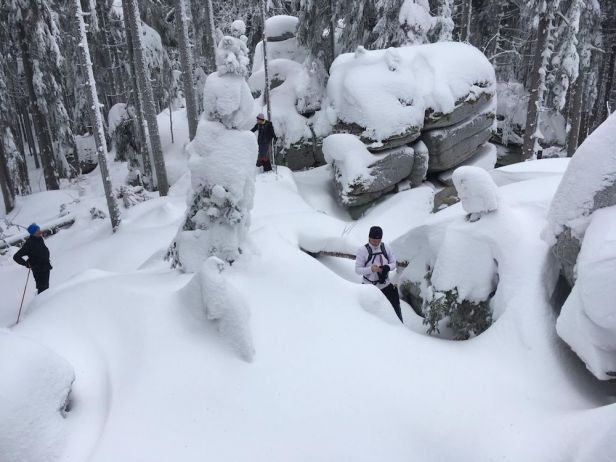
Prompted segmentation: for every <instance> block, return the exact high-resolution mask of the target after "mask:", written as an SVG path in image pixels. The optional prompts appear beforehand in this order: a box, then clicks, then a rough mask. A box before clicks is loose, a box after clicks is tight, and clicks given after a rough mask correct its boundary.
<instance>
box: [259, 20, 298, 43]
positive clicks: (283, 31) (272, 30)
mask: <svg viewBox="0 0 616 462" xmlns="http://www.w3.org/2000/svg"><path fill="white" fill-rule="evenodd" d="M298 26H299V19H298V18H296V17H295V16H287V15H279V16H272V17H271V18H269V19H266V20H265V36H266V37H267V39H268V40H272V41H281V40H286V39H289V38H291V37H295V34H296V33H297V28H298Z"/></svg>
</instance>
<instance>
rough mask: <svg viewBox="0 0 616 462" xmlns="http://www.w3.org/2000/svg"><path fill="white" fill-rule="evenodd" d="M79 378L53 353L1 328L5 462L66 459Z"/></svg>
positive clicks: (0, 430) (0, 417)
mask: <svg viewBox="0 0 616 462" xmlns="http://www.w3.org/2000/svg"><path fill="white" fill-rule="evenodd" d="M74 380H75V373H74V371H73V368H72V366H71V365H70V364H69V363H68V362H67V361H66V360H64V359H63V358H61V357H60V356H58V355H57V354H55V353H53V352H52V351H50V350H48V349H46V348H44V347H42V346H40V345H38V344H37V343H34V342H31V341H28V340H26V339H25V338H23V337H21V336H19V335H17V334H14V333H11V332H10V331H9V330H6V329H0V460H2V462H24V461H28V462H54V461H57V460H60V456H61V454H62V449H63V446H64V443H65V440H66V437H67V436H68V430H69V429H68V422H67V420H66V419H65V416H66V412H67V410H68V407H69V401H68V397H69V393H70V391H71V386H72V383H73V381H74Z"/></svg>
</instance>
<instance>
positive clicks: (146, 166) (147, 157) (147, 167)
mask: <svg viewBox="0 0 616 462" xmlns="http://www.w3.org/2000/svg"><path fill="white" fill-rule="evenodd" d="M122 9H123V11H124V33H125V36H126V47H127V50H128V61H129V63H130V69H131V80H132V87H133V100H134V101H135V109H136V114H135V115H136V117H137V123H136V124H135V125H136V127H137V130H138V132H139V138H140V141H141V155H142V162H143V172H142V174H143V176H144V177H145V178H146V184H147V186H148V189H149V190H150V191H154V189H155V184H154V183H155V182H154V177H153V175H152V159H153V155H152V147H151V146H150V140H149V136H148V124H147V122H146V119H145V114H144V112H143V102H142V96H141V91H140V90H139V81H138V79H137V66H136V64H135V52H134V45H133V34H132V31H131V25H130V20H129V16H130V12H129V4H128V1H126V2H122Z"/></svg>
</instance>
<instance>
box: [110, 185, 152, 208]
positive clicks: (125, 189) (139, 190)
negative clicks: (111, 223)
mask: <svg viewBox="0 0 616 462" xmlns="http://www.w3.org/2000/svg"><path fill="white" fill-rule="evenodd" d="M115 196H116V198H118V199H120V200H121V201H122V205H123V206H124V208H126V209H128V208H130V207H132V206H133V205H136V204H139V203H140V202H145V201H147V200H149V199H150V197H148V195H147V194H146V192H145V189H144V188H143V186H120V187H119V188H118V189H116V193H115Z"/></svg>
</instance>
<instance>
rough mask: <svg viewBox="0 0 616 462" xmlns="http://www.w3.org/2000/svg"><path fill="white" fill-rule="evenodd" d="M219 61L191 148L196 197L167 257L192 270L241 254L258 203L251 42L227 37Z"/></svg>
mask: <svg viewBox="0 0 616 462" xmlns="http://www.w3.org/2000/svg"><path fill="white" fill-rule="evenodd" d="M216 64H217V72H215V73H213V74H211V75H210V76H208V79H207V81H206V84H205V90H204V103H205V107H206V108H207V110H206V112H205V115H204V117H205V118H204V119H202V120H201V121H200V122H199V126H198V128H197V134H196V136H195V138H194V140H193V141H192V142H191V143H190V144H189V145H188V146H187V151H188V152H189V154H190V160H189V168H190V174H191V186H192V198H191V199H190V202H189V207H188V211H187V214H186V219H185V221H184V223H183V225H182V227H181V228H180V230H179V232H178V235H177V236H176V239H175V241H174V243H173V244H172V247H171V249H170V251H169V255H168V256H169V258H171V259H172V261H173V265H174V266H180V267H181V268H182V269H184V270H185V271H189V272H195V271H198V270H199V269H200V268H201V265H202V264H203V262H204V261H205V260H206V259H207V258H208V257H210V256H216V257H219V258H220V259H222V260H224V261H227V262H233V261H234V260H236V259H237V258H238V257H239V256H240V254H241V252H242V242H243V241H244V238H245V236H246V232H247V229H248V226H249V225H250V210H251V209H252V205H253V196H254V188H255V185H254V183H255V168H254V165H255V160H256V157H257V141H256V138H255V136H254V134H253V133H251V132H250V131H249V130H248V129H249V128H250V127H251V125H252V123H253V120H254V119H253V117H254V101H253V99H252V97H251V95H250V89H249V88H248V84H247V83H246V81H245V80H244V77H245V76H246V75H247V73H248V69H247V66H248V53H247V48H246V44H245V43H244V42H243V41H242V40H240V39H237V38H234V37H224V38H223V39H222V40H221V42H220V44H219V46H218V50H217V56H216Z"/></svg>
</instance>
